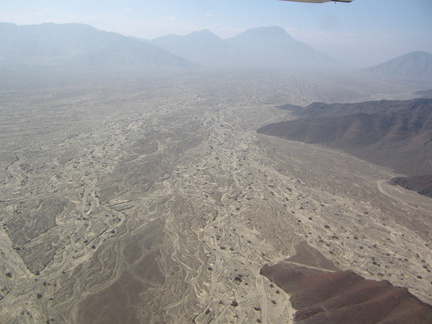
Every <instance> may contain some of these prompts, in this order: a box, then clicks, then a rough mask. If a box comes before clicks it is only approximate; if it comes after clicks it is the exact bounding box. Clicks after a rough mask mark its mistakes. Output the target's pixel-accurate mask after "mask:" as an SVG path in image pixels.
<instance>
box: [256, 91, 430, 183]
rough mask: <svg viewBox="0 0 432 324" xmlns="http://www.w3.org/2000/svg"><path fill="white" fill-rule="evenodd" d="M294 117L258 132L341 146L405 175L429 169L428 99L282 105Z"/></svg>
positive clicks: (428, 171) (351, 152)
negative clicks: (298, 105) (294, 118)
mask: <svg viewBox="0 0 432 324" xmlns="http://www.w3.org/2000/svg"><path fill="white" fill-rule="evenodd" d="M286 108H288V109H290V110H291V111H293V114H294V115H296V116H298V117H299V119H297V120H291V121H286V122H281V123H276V124H270V125H266V126H264V127H262V128H261V129H259V130H258V132H259V133H261V134H266V135H271V136H277V137H282V138H285V139H289V140H294V141H300V142H305V143H312V144H320V145H324V146H328V147H333V148H338V149H342V150H344V151H346V152H348V153H350V154H353V155H355V156H357V157H359V158H362V159H365V160H368V161H371V162H373V163H376V164H380V165H384V166H388V167H390V168H393V169H394V170H396V171H398V172H401V173H404V174H406V175H409V176H414V175H424V174H432V100H431V99H415V100H407V101H389V100H382V101H372V102H363V103H354V104H330V105H329V104H324V103H315V104H312V105H310V106H308V107H306V108H299V107H296V106H288V107H286Z"/></svg>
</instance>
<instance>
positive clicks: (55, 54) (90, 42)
mask: <svg viewBox="0 0 432 324" xmlns="http://www.w3.org/2000/svg"><path fill="white" fill-rule="evenodd" d="M337 64H338V62H337V61H336V60H334V59H333V58H331V57H329V56H327V55H325V54H323V53H321V52H318V51H316V50H314V49H313V48H312V47H310V46H308V45H306V44H304V43H302V42H299V41H297V40H295V39H294V38H292V37H291V36H290V35H289V34H287V33H286V31H285V30H284V29H283V28H280V27H275V26H273V27H258V28H253V29H249V30H247V31H245V32H243V33H240V34H239V35H236V36H234V37H231V38H228V39H222V38H220V37H219V36H217V35H215V34H213V33H212V32H211V31H208V30H203V31H197V32H193V33H191V34H188V35H186V36H178V35H167V36H163V37H159V38H156V39H154V40H141V39H138V38H133V37H126V36H123V35H121V34H118V33H112V32H105V31H101V30H98V29H96V28H93V27H91V26H88V25H83V24H54V23H44V24H41V25H27V26H17V25H15V24H11V23H0V67H23V66H27V67H64V66H66V67H72V68H78V67H82V68H89V67H96V68H97V67H100V68H115V67H132V68H161V67H167V68H172V67H182V68H184V67H194V66H195V67H196V66H201V67H207V68H236V67H238V68H273V69H275V68H276V69H279V68H311V69H316V68H321V67H330V68H334V67H337ZM365 71H366V72H368V73H372V74H383V75H394V76H399V77H408V78H425V79H427V78H429V79H431V78H432V54H429V53H426V52H413V53H410V54H407V55H404V56H401V57H399V58H395V59H393V60H391V61H388V62H385V63H382V64H380V65H377V66H374V67H370V68H367V69H366V70H365Z"/></svg>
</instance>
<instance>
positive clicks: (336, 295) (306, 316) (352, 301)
mask: <svg viewBox="0 0 432 324" xmlns="http://www.w3.org/2000/svg"><path fill="white" fill-rule="evenodd" d="M261 273H262V274H263V275H265V276H266V277H267V278H269V279H270V280H271V281H273V282H274V283H275V284H276V285H278V286H279V287H281V288H282V289H283V290H284V291H286V292H287V293H288V294H290V295H291V298H290V302H291V304H292V305H293V307H294V308H295V309H296V310H297V312H296V313H295V315H294V320H295V322H296V323H303V324H316V323H320V324H327V323H328V324H345V323H351V324H365V323H397V324H404V323H412V324H427V323H432V307H431V306H430V305H428V304H425V303H423V302H422V301H420V300H419V299H417V298H416V297H415V296H413V295H412V294H411V293H410V292H409V291H408V290H407V289H404V288H400V287H394V286H392V285H391V284H390V283H389V282H388V281H374V280H366V279H364V278H363V277H361V276H359V275H357V274H356V273H354V272H353V271H335V272H327V271H322V270H317V268H310V267H307V266H301V265H298V264H294V263H290V262H280V263H278V264H276V265H273V266H269V265H266V266H264V267H263V268H262V269H261Z"/></svg>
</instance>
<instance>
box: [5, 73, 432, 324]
mask: <svg viewBox="0 0 432 324" xmlns="http://www.w3.org/2000/svg"><path fill="white" fill-rule="evenodd" d="M279 77H280V76H279ZM162 81H163V82H162ZM277 81H278V82H272V80H271V79H270V78H269V77H268V76H266V77H264V76H258V77H257V76H255V77H251V76H249V75H248V76H241V77H240V76H232V77H231V78H229V79H226V78H223V77H221V76H219V75H211V76H207V77H206V78H205V79H198V77H197V76H194V77H190V78H185V77H184V78H181V79H177V81H166V82H165V81H164V80H159V81H158V82H160V83H158V82H156V81H155V82H154V83H149V82H148V80H147V81H146V82H147V83H145V82H144V83H142V84H141V83H140V82H138V81H135V82H132V83H131V84H130V85H122V86H119V87H114V86H112V87H111V88H107V87H103V88H91V89H80V88H78V89H73V90H72V89H69V88H64V89H63V90H62V91H60V90H58V91H57V92H53V90H52V89H48V90H46V89H45V90H40V91H37V92H34V93H28V94H27V95H26V96H18V94H15V93H9V94H8V95H9V97H10V99H9V100H4V101H3V103H2V110H3V112H4V113H5V116H7V119H5V120H4V121H2V123H1V125H0V127H1V129H2V131H1V133H0V134H1V138H0V139H1V144H2V147H1V150H2V151H1V166H2V169H1V181H2V183H3V186H2V189H1V199H0V211H1V216H0V223H1V229H0V249H1V254H2V259H1V261H0V270H1V272H2V273H1V274H0V288H2V291H1V292H0V293H1V294H2V295H1V296H0V322H5V323H43V322H47V321H48V322H50V321H51V320H52V319H54V320H55V322H58V323H193V322H195V323H210V322H212V323H230V322H231V323H253V322H263V323H289V322H291V321H292V317H293V313H294V310H293V309H292V308H291V307H290V306H289V305H290V304H289V302H288V300H289V296H288V295H287V294H286V293H284V292H283V291H281V290H280V289H278V288H277V287H275V286H273V285H271V284H270V282H269V281H268V280H267V279H266V278H265V277H263V276H261V275H260V274H259V271H260V268H261V267H262V266H263V265H264V264H266V263H269V262H270V263H275V262H278V261H280V260H283V259H286V258H288V257H290V256H293V255H294V254H295V245H296V244H297V243H299V242H307V243H308V244H309V245H310V246H312V247H314V248H316V249H317V250H318V251H320V252H321V253H322V254H323V255H324V256H325V257H326V258H327V259H329V260H331V261H332V262H333V263H334V264H335V265H336V266H337V267H338V268H340V269H344V270H345V269H351V270H354V271H356V272H357V273H359V274H360V275H362V276H364V277H365V278H371V279H379V280H381V279H387V280H389V281H390V282H392V283H393V284H395V285H402V286H405V287H409V288H410V291H411V292H412V293H413V294H415V295H416V296H418V297H419V298H421V299H422V300H423V301H426V302H432V276H431V273H430V272H429V271H430V270H429V269H431V270H432V259H431V245H430V241H431V239H432V234H431V229H432V217H431V213H430V208H431V207H432V200H431V199H429V198H427V197H423V196H420V195H417V194H416V193H413V192H408V191H405V190H403V189H401V188H398V187H394V186H391V185H389V184H387V182H386V180H387V179H390V178H391V177H393V176H395V174H393V173H392V172H390V171H389V170H386V169H384V168H380V167H376V166H374V165H370V164H368V163H366V162H363V161H361V160H358V159H356V158H353V157H351V156H348V155H346V154H342V153H340V152H335V151H331V150H327V149H323V148H320V147H317V146H310V145H305V144H301V143H295V142H290V141H285V140H281V139H277V138H271V137H266V136H263V135H258V134H257V133H256V129H257V128H259V127H260V126H262V125H264V124H266V123H270V122H275V121H280V120H284V119H287V118H291V117H290V116H289V115H288V114H287V113H286V112H284V111H281V110H277V109H274V108H273V106H274V105H275V104H282V103H284V102H292V103H294V104H306V103H309V102H311V101H316V100H326V101H332V100H333V101H335V100H336V98H337V97H338V96H339V97H341V99H340V100H341V101H342V100H352V101H354V100H360V99H362V98H365V99H366V98H372V97H380V95H379V94H376V93H374V92H371V91H370V90H367V91H366V90H364V91H359V90H353V86H352V85H351V86H348V85H347V89H346V92H344V91H343V90H341V89H338V90H339V91H340V92H341V93H340V94H338V93H337V92H326V90H328V89H330V88H332V87H331V85H330V84H328V85H325V86H324V85H322V84H323V83H321V82H317V83H314V82H310V81H307V79H302V78H300V77H299V76H286V77H283V78H282V77H280V79H279V80H277ZM275 84H277V86H275ZM356 86H357V87H360V86H359V85H356ZM323 87H324V88H323ZM325 87H328V88H325ZM380 91H381V89H380ZM323 96H325V98H323ZM381 97H391V93H385V94H384V95H381ZM303 244H304V243H303Z"/></svg>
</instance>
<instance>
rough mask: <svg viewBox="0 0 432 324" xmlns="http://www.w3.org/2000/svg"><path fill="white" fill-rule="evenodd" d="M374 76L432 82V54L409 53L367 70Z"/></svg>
mask: <svg viewBox="0 0 432 324" xmlns="http://www.w3.org/2000/svg"><path fill="white" fill-rule="evenodd" d="M365 71H366V72H370V73H374V74H384V75H392V76H397V77H404V78H427V79H430V80H432V54H430V53H427V52H422V51H417V52H412V53H408V54H406V55H403V56H400V57H397V58H394V59H392V60H390V61H387V62H384V63H381V64H379V65H376V66H372V67H369V68H367V69H365Z"/></svg>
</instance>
